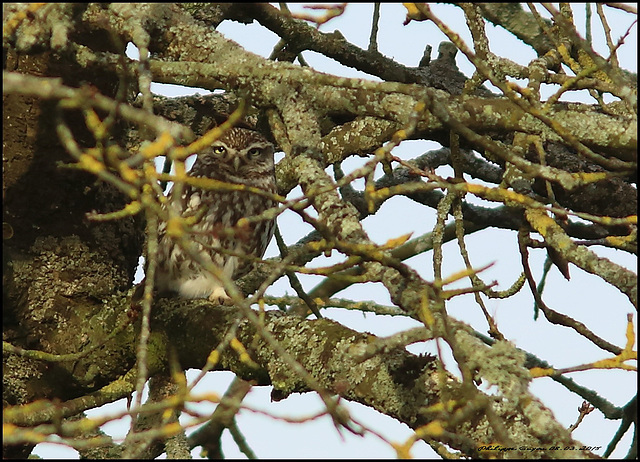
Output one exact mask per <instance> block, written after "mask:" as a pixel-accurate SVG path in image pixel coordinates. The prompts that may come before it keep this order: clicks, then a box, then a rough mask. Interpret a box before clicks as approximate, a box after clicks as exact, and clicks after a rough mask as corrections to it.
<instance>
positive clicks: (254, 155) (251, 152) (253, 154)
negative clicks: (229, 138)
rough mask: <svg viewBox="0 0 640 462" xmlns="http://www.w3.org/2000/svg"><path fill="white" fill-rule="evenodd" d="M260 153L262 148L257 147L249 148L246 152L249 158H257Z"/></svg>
mask: <svg viewBox="0 0 640 462" xmlns="http://www.w3.org/2000/svg"><path fill="white" fill-rule="evenodd" d="M261 154H262V150H261V149H259V148H251V149H249V152H247V155H248V156H249V159H257V158H258V157H260V155H261Z"/></svg>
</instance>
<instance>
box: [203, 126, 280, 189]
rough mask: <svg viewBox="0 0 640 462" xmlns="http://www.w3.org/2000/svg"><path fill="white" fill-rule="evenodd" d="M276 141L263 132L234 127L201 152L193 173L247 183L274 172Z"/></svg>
mask: <svg viewBox="0 0 640 462" xmlns="http://www.w3.org/2000/svg"><path fill="white" fill-rule="evenodd" d="M273 151H274V148H273V144H271V143H270V142H269V141H268V140H267V139H265V138H264V137H263V136H262V135H261V134H260V133H259V132H257V131H255V130H250V129H247V128H240V127H233V128H231V129H230V130H227V131H226V132H225V133H224V134H223V135H222V136H221V137H220V138H218V139H217V140H216V141H214V142H213V144H212V145H211V147H210V148H209V149H206V150H204V151H202V152H201V153H199V154H198V158H197V160H196V163H195V164H194V166H193V170H192V174H194V175H202V176H206V177H209V178H216V179H222V180H225V181H234V182H236V181H239V182H243V183H244V182H245V181H246V180H250V179H251V178H259V177H262V176H265V175H273V171H274V160H273Z"/></svg>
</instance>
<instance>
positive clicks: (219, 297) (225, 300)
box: [209, 287, 233, 306]
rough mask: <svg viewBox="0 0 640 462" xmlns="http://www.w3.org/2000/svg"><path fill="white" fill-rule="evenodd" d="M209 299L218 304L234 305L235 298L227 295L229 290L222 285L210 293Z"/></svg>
mask: <svg viewBox="0 0 640 462" xmlns="http://www.w3.org/2000/svg"><path fill="white" fill-rule="evenodd" d="M209 301H211V302H213V303H215V304H216V305H227V306H229V305H233V300H232V299H231V297H229V296H228V295H227V292H226V291H225V290H224V288H222V287H216V288H215V289H214V290H213V292H211V295H209Z"/></svg>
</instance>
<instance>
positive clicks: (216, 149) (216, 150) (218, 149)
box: [213, 146, 227, 156]
mask: <svg viewBox="0 0 640 462" xmlns="http://www.w3.org/2000/svg"><path fill="white" fill-rule="evenodd" d="M225 152H227V148H225V147H224V146H214V147H213V153H214V154H218V155H219V156H221V155H223V154H224V153H225Z"/></svg>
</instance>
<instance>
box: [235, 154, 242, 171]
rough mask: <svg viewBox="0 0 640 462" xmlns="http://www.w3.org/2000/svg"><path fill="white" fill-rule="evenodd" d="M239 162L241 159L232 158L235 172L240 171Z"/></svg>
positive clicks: (237, 157)
mask: <svg viewBox="0 0 640 462" xmlns="http://www.w3.org/2000/svg"><path fill="white" fill-rule="evenodd" d="M240 162H242V159H240V157H239V156H236V157H234V158H233V168H234V170H235V171H236V172H237V171H238V170H240Z"/></svg>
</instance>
